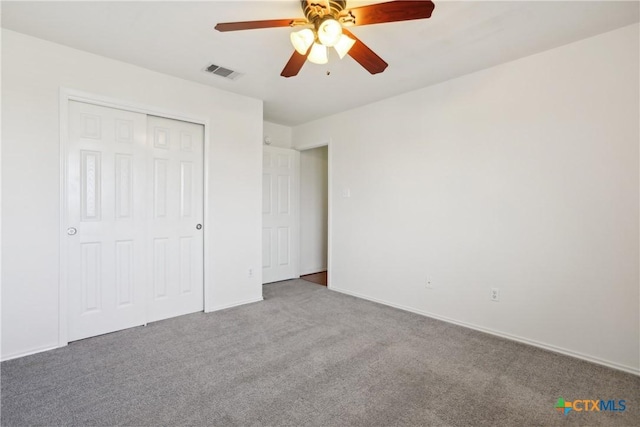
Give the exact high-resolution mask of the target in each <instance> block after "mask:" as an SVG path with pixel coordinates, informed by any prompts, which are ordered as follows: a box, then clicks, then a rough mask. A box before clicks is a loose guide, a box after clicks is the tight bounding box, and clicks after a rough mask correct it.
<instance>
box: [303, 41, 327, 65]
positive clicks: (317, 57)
mask: <svg viewBox="0 0 640 427" xmlns="http://www.w3.org/2000/svg"><path fill="white" fill-rule="evenodd" d="M307 59H308V60H309V62H313V63H314V64H318V65H322V64H326V63H327V62H329V57H328V56H327V47H326V46H324V45H321V44H320V43H314V44H313V46H311V52H309V55H307Z"/></svg>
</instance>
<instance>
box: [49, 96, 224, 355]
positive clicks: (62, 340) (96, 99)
mask: <svg viewBox="0 0 640 427" xmlns="http://www.w3.org/2000/svg"><path fill="white" fill-rule="evenodd" d="M59 101H60V105H59V107H60V117H59V119H60V225H59V234H58V238H59V243H60V244H59V251H60V253H59V263H58V266H59V270H60V271H59V278H58V347H64V346H66V345H67V344H69V335H68V323H67V322H68V313H67V311H68V309H69V307H68V301H67V298H68V288H67V279H68V278H67V272H66V267H67V261H68V259H67V250H68V244H67V242H68V240H67V235H66V233H65V226H66V225H67V218H66V216H67V183H66V176H67V147H68V145H69V102H70V101H78V102H84V103H86V104H92V105H99V106H102V107H108V108H115V109H118V110H125V111H131V112H134V113H141V114H147V115H152V116H159V117H165V118H167V119H174V120H180V121H184V122H190V123H196V124H199V125H202V126H204V146H203V165H202V166H203V180H204V183H203V184H204V191H203V195H204V199H203V220H204V224H205V227H204V238H203V239H202V243H203V252H204V256H203V269H204V271H203V282H202V287H203V293H204V295H203V298H204V307H203V309H204V311H205V312H209V311H212V310H213V307H210V305H211V304H209V303H208V301H209V299H208V298H207V296H208V293H209V292H208V291H207V286H206V283H207V277H209V275H210V274H211V273H212V271H211V268H210V267H208V264H207V262H206V260H207V254H208V252H209V244H208V242H210V241H211V239H209V238H208V236H209V231H208V229H209V228H210V227H208V226H207V225H208V224H207V218H208V217H209V215H208V208H207V203H206V201H207V200H208V198H209V197H208V196H209V165H208V162H207V161H206V159H207V157H208V154H209V151H210V145H209V131H210V124H209V119H207V118H203V117H197V116H191V115H186V114H183V113H180V112H176V111H172V110H167V109H163V108H158V107H155V106H149V105H145V104H141V103H137V102H130V101H124V100H122V99H116V98H111V97H106V96H102V95H97V94H94V93H88V92H83V91H79V90H75V89H71V88H67V87H60V96H59Z"/></svg>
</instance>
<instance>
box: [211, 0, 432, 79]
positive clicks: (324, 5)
mask: <svg viewBox="0 0 640 427" xmlns="http://www.w3.org/2000/svg"><path fill="white" fill-rule="evenodd" d="M300 4H301V6H302V10H303V12H304V15H305V17H306V20H304V19H273V20H265V21H246V22H225V23H220V24H217V25H216V27H215V28H216V30H218V31H238V30H252V29H259V28H276V27H299V26H307V28H304V29H302V30H300V31H295V32H293V33H291V35H290V40H291V44H292V45H293V47H294V49H295V51H294V52H293V55H292V56H291V58H289V62H287V65H285V67H284V69H283V70H282V73H281V74H280V75H281V76H283V77H293V76H295V75H297V74H298V72H300V70H301V69H302V66H303V65H304V63H305V62H306V60H307V59H308V60H309V62H313V63H314V64H326V63H327V62H328V61H329V59H328V55H327V47H333V48H334V49H335V50H336V52H338V56H339V57H340V59H342V58H344V57H345V56H346V55H347V54H348V55H349V56H351V57H352V58H353V59H354V60H355V61H356V62H357V63H359V64H360V65H361V66H362V67H364V68H365V69H366V70H367V71H368V72H369V73H371V74H377V73H381V72H383V71H384V70H385V69H386V68H387V66H388V65H389V64H387V63H386V62H385V61H384V60H383V59H382V58H380V57H379V56H378V55H377V54H376V53H375V52H374V51H372V50H371V49H370V48H369V47H368V46H367V45H365V44H364V43H362V42H361V41H360V40H359V39H358V38H357V37H356V36H354V35H353V34H352V33H351V32H350V31H348V30H347V28H345V27H352V26H358V25H372V24H382V23H386V22H398V21H409V20H414V19H425V18H429V17H431V13H432V12H433V9H434V4H433V2H431V1H430V0H409V1H402V0H401V1H389V2H385V3H377V4H372V5H368V6H360V7H354V8H351V9H347V8H346V6H347V1H346V0H300ZM309 27H312V28H309Z"/></svg>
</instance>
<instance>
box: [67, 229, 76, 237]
mask: <svg viewBox="0 0 640 427" xmlns="http://www.w3.org/2000/svg"><path fill="white" fill-rule="evenodd" d="M77 233H78V230H77V229H76V228H75V227H69V228H67V234H68V235H69V236H75V235H76V234H77Z"/></svg>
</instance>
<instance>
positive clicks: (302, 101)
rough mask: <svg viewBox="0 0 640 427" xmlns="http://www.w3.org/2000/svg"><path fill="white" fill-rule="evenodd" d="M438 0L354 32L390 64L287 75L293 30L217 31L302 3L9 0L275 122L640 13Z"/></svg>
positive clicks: (91, 48) (29, 27)
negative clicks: (257, 103) (240, 100)
mask: <svg viewBox="0 0 640 427" xmlns="http://www.w3.org/2000/svg"><path fill="white" fill-rule="evenodd" d="M380 2H381V1H380V0H378V1H375V0H371V1H349V2H348V5H347V7H349V6H352V7H353V6H356V5H363V4H371V3H380ZM434 3H435V5H436V6H435V10H434V12H433V16H432V17H431V19H426V20H419V21H406V22H398V23H389V24H378V25H370V26H363V27H354V28H352V29H351V31H352V32H353V33H354V34H355V35H356V36H358V38H360V39H361V40H362V41H363V42H364V43H366V44H367V45H368V46H369V47H370V48H372V49H373V50H374V51H375V52H376V53H378V55H380V56H381V57H382V58H383V59H385V60H386V61H387V62H388V63H389V67H388V68H387V70H386V71H385V72H384V73H382V74H378V75H373V76H372V75H370V74H369V73H367V72H366V71H365V70H364V69H363V68H362V67H361V66H360V65H359V64H358V63H356V62H355V61H354V60H352V59H351V58H350V57H345V59H343V60H339V59H338V57H337V55H334V56H333V57H332V58H330V62H329V64H327V65H315V64H311V63H308V62H307V63H306V64H305V66H304V67H303V68H302V70H301V72H300V74H299V75H298V76H297V77H292V78H289V79H285V78H284V77H280V71H281V70H282V68H283V67H284V65H285V63H286V62H287V61H288V59H289V57H290V56H291V53H292V52H293V49H292V47H291V44H290V42H289V33H290V32H291V30H290V29H289V28H274V29H263V30H250V31H238V32H227V33H220V32H218V31H215V30H214V29H213V27H214V25H215V24H216V23H218V22H228V21H247V20H262V19H275V18H302V17H303V14H302V10H301V8H300V3H299V1H298V0H289V1H246V0H236V1H208V2H184V1H178V2H94V1H85V2H52V1H47V2H28V1H20V2H7V1H3V2H2V26H3V27H4V28H8V29H11V30H14V31H18V32H21V33H25V34H29V35H32V36H35V37H39V38H42V39H47V40H50V41H53V42H56V43H60V44H63V45H67V46H71V47H74V48H77V49H81V50H85V51H88V52H93V53H96V54H98V55H102V56H106V57H109V58H114V59H117V60H121V61H125V62H129V63H131V64H136V65H139V66H141V67H145V68H148V69H151V70H156V71H159V72H162V73H165V74H170V75H173V76H177V77H181V78H184V79H187V80H192V81H196V82H200V83H203V84H206V85H210V86H214V87H217V88H220V89H224V90H227V91H230V92H235V93H239V94H243V95H248V96H251V97H254V98H259V99H262V100H263V101H264V118H265V120H268V121H271V122H274V123H279V124H283V125H290V126H293V125H297V124H300V123H304V122H307V121H310V120H314V119H317V118H320V117H324V116H328V115H330V114H333V113H337V112H340V111H344V110H347V109H351V108H354V107H357V106H360V105H364V104H367V103H370V102H373V101H377V100H380V99H383V98H387V97H390V96H393V95H397V94H400V93H403V92H407V91H411V90H414V89H417V88H421V87H425V86H429V85H432V84H434V83H438V82H441V81H445V80H448V79H451V78H454V77H457V76H460V75H464V74H468V73H471V72H474V71H477V70H481V69H484V68H487V67H491V66H494V65H497V64H500V63H504V62H507V61H511V60H514V59H517V58H521V57H524V56H528V55H531V54H534V53H537V52H541V51H544V50H547V49H550V48H554V47H557V46H561V45H564V44H567V43H571V42H573V41H576V40H580V39H583V38H586V37H590V36H593V35H596V34H600V33H603V32H606V31H610V30H613V29H616V28H619V27H622V26H625V25H630V24H632V23H635V22H638V20H639V7H638V5H639V3H638V2H637V1H626V2H614V1H587V2H579V1H566V2H560V1H534V2H527V1H501V2H485V1H466V2H458V1H438V0H434ZM596 60H597V58H594V61H596ZM210 63H215V64H217V65H221V66H223V67H226V68H230V69H233V70H236V71H239V72H241V73H243V74H244V75H243V76H242V77H240V78H239V79H237V80H235V81H229V80H226V79H223V78H221V77H217V76H213V75H209V74H205V73H204V72H203V71H202V70H203V69H204V68H205V67H206V66H207V65H208V64H210ZM327 71H330V72H331V74H330V75H327Z"/></svg>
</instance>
